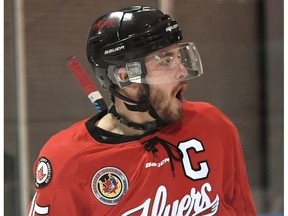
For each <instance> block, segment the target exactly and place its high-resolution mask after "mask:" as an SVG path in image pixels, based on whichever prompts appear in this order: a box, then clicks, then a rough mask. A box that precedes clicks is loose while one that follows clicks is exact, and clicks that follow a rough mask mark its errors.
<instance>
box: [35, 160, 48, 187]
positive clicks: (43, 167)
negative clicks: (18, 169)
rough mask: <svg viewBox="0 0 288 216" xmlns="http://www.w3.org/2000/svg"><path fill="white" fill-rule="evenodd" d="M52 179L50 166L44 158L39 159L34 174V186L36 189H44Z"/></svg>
mask: <svg viewBox="0 0 288 216" xmlns="http://www.w3.org/2000/svg"><path fill="white" fill-rule="evenodd" d="M51 178H52V166H51V163H50V161H49V160H48V159H47V158H46V157H41V158H40V159H39V161H38V164H37V168H36V173H35V186H36V187H37V188H42V187H45V186H46V185H47V184H48V183H49V182H50V181H51Z"/></svg>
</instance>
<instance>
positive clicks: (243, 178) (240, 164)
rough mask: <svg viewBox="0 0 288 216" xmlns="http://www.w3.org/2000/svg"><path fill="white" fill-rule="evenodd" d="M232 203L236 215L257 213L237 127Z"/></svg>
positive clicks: (247, 215)
mask: <svg viewBox="0 0 288 216" xmlns="http://www.w3.org/2000/svg"><path fill="white" fill-rule="evenodd" d="M230 205H231V206H232V207H233V209H234V210H235V212H236V215H243V216H244V215H245V216H255V215H256V209H255V206H254V202H253V197H252V193H251V189H250V186H249V182H248V177H247V172H246V167H245V161H244V155H243V151H242V146H241V142H240V138H239V134H238V131H237V130H236V128H235V133H234V179H233V198H232V200H231V203H230Z"/></svg>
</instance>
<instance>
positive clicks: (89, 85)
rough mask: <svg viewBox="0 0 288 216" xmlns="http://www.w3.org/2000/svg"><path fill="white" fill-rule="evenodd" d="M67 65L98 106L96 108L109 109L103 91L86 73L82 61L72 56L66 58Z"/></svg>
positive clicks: (99, 109)
mask: <svg viewBox="0 0 288 216" xmlns="http://www.w3.org/2000/svg"><path fill="white" fill-rule="evenodd" d="M66 65H67V66H68V68H69V69H70V71H71V72H72V74H73V75H74V77H75V78H76V80H77V81H78V83H79V84H80V86H81V87H82V89H83V90H84V92H85V93H86V95H87V96H88V98H89V99H90V101H91V102H92V103H93V105H94V106H95V107H96V109H97V110H98V111H99V112H101V111H102V110H105V109H107V105H106V103H105V101H104V99H103V97H102V95H101V93H100V92H99V91H98V90H97V88H96V86H95V84H94V83H93V81H92V80H91V78H90V77H89V76H88V74H87V73H86V71H85V69H84V68H83V67H82V65H81V64H80V62H79V61H78V60H77V58H76V57H75V56H71V57H69V58H68V59H67V60H66Z"/></svg>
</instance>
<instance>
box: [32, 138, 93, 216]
mask: <svg viewBox="0 0 288 216" xmlns="http://www.w3.org/2000/svg"><path fill="white" fill-rule="evenodd" d="M62 142H65V139H63V137H61V139H59V137H58V136H56V137H52V138H51V139H50V140H49V141H48V142H47V143H46V144H45V146H44V148H43V149H42V150H41V152H40V154H39V157H38V159H37V160H36V162H35V164H34V169H33V173H34V178H35V195H34V197H33V200H32V201H31V204H30V209H29V212H28V216H32V215H33V216H34V215H35V216H38V215H53V216H54V215H63V216H64V215H67V216H68V215H69V216H76V215H89V214H88V213H87V214H86V212H85V211H86V209H89V208H85V207H86V206H87V205H89V202H87V199H88V200H89V197H87V195H86V198H85V196H84V194H85V192H84V191H83V188H82V187H81V184H82V183H83V184H86V182H81V179H82V178H81V177H82V176H83V175H84V174H83V173H81V172H79V170H85V169H83V168H82V169H81V168H79V167H78V166H77V164H79V163H77V160H79V158H77V157H75V156H71V152H68V151H69V149H65V147H64V149H63V146H61V143H62Z"/></svg>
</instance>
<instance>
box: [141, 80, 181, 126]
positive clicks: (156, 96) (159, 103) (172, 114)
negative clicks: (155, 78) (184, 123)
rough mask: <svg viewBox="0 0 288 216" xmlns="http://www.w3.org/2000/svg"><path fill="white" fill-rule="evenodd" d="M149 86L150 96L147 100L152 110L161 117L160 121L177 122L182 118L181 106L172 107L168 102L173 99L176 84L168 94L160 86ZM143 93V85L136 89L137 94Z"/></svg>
mask: <svg viewBox="0 0 288 216" xmlns="http://www.w3.org/2000/svg"><path fill="white" fill-rule="evenodd" d="M149 88H150V97H149V102H150V105H151V106H153V108H154V110H155V111H156V113H157V114H158V116H159V117H160V118H161V119H162V121H163V122H164V123H166V124H169V123H173V122H178V121H180V120H181V119H182V116H183V110H182V108H181V107H177V108H173V106H172V105H171V104H170V102H171V101H172V100H173V99H174V97H175V96H174V95H175V94H176V91H177V86H176V87H175V88H174V90H173V91H172V92H171V93H170V94H169V93H167V92H166V91H164V90H163V89H161V88H157V87H156V86H152V85H149ZM142 95H145V90H144V87H143V86H141V88H140V89H139V91H138V96H139V98H140V96H142Z"/></svg>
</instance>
